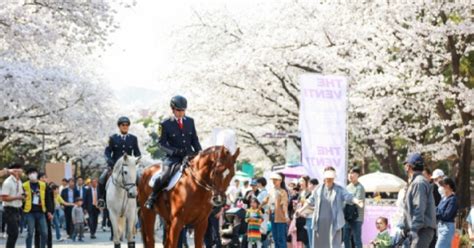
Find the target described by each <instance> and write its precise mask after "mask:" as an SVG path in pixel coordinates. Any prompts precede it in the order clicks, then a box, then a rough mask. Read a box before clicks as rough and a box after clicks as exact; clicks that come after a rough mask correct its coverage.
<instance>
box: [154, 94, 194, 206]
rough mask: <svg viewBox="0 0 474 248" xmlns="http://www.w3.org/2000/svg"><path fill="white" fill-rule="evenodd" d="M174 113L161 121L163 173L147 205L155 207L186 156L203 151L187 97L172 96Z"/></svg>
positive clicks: (160, 142) (160, 141) (160, 139)
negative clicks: (159, 196)
mask: <svg viewBox="0 0 474 248" xmlns="http://www.w3.org/2000/svg"><path fill="white" fill-rule="evenodd" d="M170 105H171V110H172V111H173V115H174V116H172V117H170V118H167V119H165V120H164V121H162V122H161V123H160V126H159V129H158V133H159V134H158V135H159V136H160V137H159V141H158V143H159V144H160V147H161V148H162V149H163V150H164V151H165V152H166V158H165V160H164V161H163V168H162V172H161V175H160V176H159V177H158V178H157V179H156V181H155V185H154V187H153V193H152V194H151V195H150V197H149V198H148V200H147V202H146V204H145V207H146V208H148V209H153V205H154V204H155V202H156V200H157V198H158V194H159V193H160V191H161V190H163V189H164V188H165V187H166V185H167V184H168V181H169V180H170V179H171V175H172V173H174V172H175V171H176V170H177V169H178V168H179V165H180V164H181V163H182V162H183V160H184V158H185V157H186V156H189V155H193V154H196V153H197V152H199V151H201V144H199V139H198V136H197V133H196V128H195V127H194V120H193V119H192V118H191V117H189V116H186V115H185V111H186V108H187V101H186V98H184V97H182V96H179V95H178V96H174V97H173V98H171V103H170Z"/></svg>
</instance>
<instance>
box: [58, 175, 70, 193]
mask: <svg viewBox="0 0 474 248" xmlns="http://www.w3.org/2000/svg"><path fill="white" fill-rule="evenodd" d="M68 184H69V180H68V179H66V178H63V180H61V185H60V186H59V193H61V192H63V189H65V188H67V187H68Z"/></svg>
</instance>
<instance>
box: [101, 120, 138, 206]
mask: <svg viewBox="0 0 474 248" xmlns="http://www.w3.org/2000/svg"><path fill="white" fill-rule="evenodd" d="M117 125H118V128H119V130H120V133H117V134H114V135H112V136H110V138H109V145H108V146H107V147H106V148H105V152H104V155H105V160H106V161H107V165H108V166H107V169H105V170H104V172H103V173H102V175H101V176H100V178H99V189H98V192H97V193H98V197H99V201H98V206H99V207H105V183H106V180H107V175H108V174H109V171H112V169H113V168H114V165H115V162H117V160H119V159H120V158H121V157H122V156H123V155H124V154H125V153H126V154H127V155H133V156H135V157H138V156H140V155H141V153H140V149H139V148H138V139H137V137H136V136H135V135H132V134H129V133H128V128H129V127H130V119H128V117H125V116H122V117H120V118H119V119H118V121H117Z"/></svg>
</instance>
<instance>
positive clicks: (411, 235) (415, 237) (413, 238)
mask: <svg viewBox="0 0 474 248" xmlns="http://www.w3.org/2000/svg"><path fill="white" fill-rule="evenodd" d="M410 238H411V240H415V239H418V233H417V232H415V231H410Z"/></svg>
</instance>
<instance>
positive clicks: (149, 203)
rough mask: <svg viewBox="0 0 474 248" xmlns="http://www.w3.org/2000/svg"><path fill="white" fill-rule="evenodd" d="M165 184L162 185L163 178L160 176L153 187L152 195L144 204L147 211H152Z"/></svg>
mask: <svg viewBox="0 0 474 248" xmlns="http://www.w3.org/2000/svg"><path fill="white" fill-rule="evenodd" d="M164 186H165V184H164V183H163V177H162V176H160V177H158V178H157V179H156V181H155V184H154V185H153V193H151V195H150V197H148V200H147V201H146V203H145V207H146V208H148V209H150V210H151V209H153V206H154V205H155V202H156V200H157V199H158V194H160V192H161V190H162V189H163V188H164Z"/></svg>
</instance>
